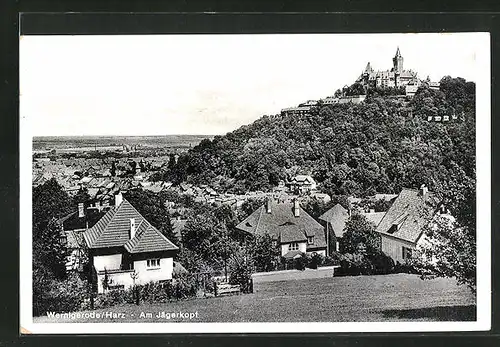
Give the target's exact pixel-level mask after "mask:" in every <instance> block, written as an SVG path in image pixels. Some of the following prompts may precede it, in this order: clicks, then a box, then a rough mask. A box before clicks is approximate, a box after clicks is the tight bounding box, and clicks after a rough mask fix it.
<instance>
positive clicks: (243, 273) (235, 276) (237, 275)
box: [229, 263, 252, 293]
mask: <svg viewBox="0 0 500 347" xmlns="http://www.w3.org/2000/svg"><path fill="white" fill-rule="evenodd" d="M251 281H252V271H251V270H250V267H249V266H248V265H246V264H243V263H242V264H238V265H236V266H235V268H234V269H233V271H232V272H231V274H230V275H229V283H230V284H239V285H240V288H241V292H243V293H251V292H252V285H251Z"/></svg>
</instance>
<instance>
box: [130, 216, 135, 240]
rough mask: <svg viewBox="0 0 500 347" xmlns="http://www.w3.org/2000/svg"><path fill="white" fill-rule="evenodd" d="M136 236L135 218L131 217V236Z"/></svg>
mask: <svg viewBox="0 0 500 347" xmlns="http://www.w3.org/2000/svg"><path fill="white" fill-rule="evenodd" d="M134 236H135V218H130V238H131V239H133V238H134Z"/></svg>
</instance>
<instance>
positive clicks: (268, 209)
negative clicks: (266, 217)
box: [266, 198, 271, 213]
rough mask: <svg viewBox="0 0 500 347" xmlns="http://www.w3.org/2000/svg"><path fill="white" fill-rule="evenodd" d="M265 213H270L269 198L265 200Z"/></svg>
mask: <svg viewBox="0 0 500 347" xmlns="http://www.w3.org/2000/svg"><path fill="white" fill-rule="evenodd" d="M266 212H267V213H271V198H267V199H266Z"/></svg>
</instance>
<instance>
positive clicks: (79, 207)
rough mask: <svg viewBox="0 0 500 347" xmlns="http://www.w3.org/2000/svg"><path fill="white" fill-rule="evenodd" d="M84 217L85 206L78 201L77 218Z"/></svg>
mask: <svg viewBox="0 0 500 347" xmlns="http://www.w3.org/2000/svg"><path fill="white" fill-rule="evenodd" d="M83 217H85V208H84V207H83V202H79V203H78V218H83Z"/></svg>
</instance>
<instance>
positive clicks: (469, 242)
mask: <svg viewBox="0 0 500 347" xmlns="http://www.w3.org/2000/svg"><path fill="white" fill-rule="evenodd" d="M425 235H426V240H427V242H425V243H422V245H421V246H420V247H419V248H418V251H417V254H416V257H414V260H413V266H414V267H415V268H416V269H417V270H418V271H419V272H420V273H421V275H422V278H424V279H425V278H435V277H438V276H439V277H454V278H456V279H457V281H458V284H466V285H467V286H468V287H469V288H470V289H471V290H472V291H473V292H475V291H476V240H475V238H474V235H473V234H472V233H470V232H468V231H467V228H466V227H463V226H459V225H457V223H456V222H455V221H454V220H453V219H451V218H450V217H449V216H437V217H436V218H435V219H434V221H433V223H431V224H429V225H428V226H427V227H426V229H425Z"/></svg>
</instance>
